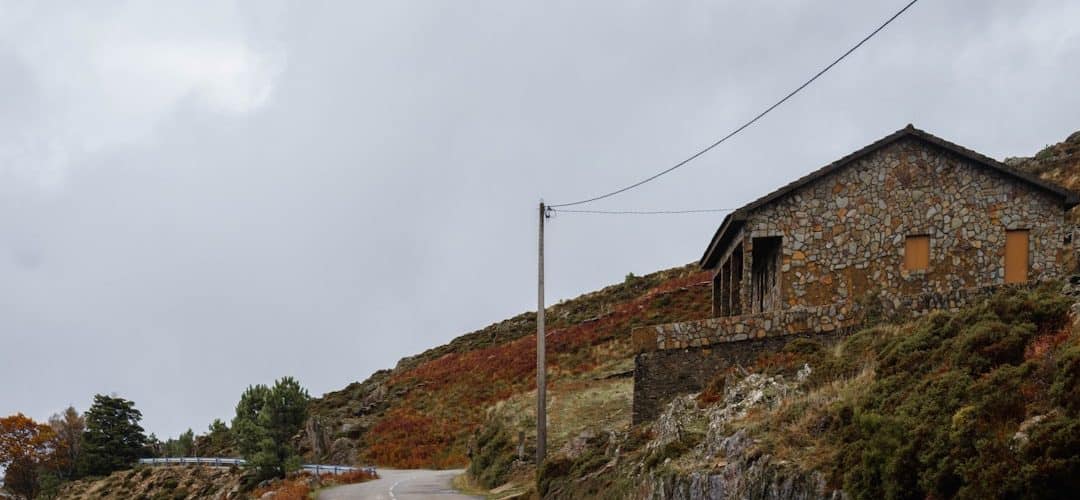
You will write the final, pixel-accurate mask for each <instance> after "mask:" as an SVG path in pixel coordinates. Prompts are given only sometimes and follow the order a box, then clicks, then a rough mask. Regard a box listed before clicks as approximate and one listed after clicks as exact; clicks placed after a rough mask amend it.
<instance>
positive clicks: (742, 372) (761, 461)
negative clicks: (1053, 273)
mask: <svg viewBox="0 0 1080 500" xmlns="http://www.w3.org/2000/svg"><path fill="white" fill-rule="evenodd" d="M1074 304H1075V299H1073V298H1071V297H1068V296H1065V295H1062V294H1060V293H1059V292H1058V290H1057V289H1056V288H1055V287H1043V288H1041V289H1038V290H1034V291H1029V290H1017V289H1011V290H1005V291H1003V292H1000V293H998V294H997V295H995V296H994V297H992V298H990V299H988V300H986V301H984V302H982V303H980V304H977V305H973V306H970V307H967V308H964V309H963V310H961V311H959V312H956V313H946V312H938V313H933V314H931V315H929V316H926V317H924V318H921V319H918V320H913V321H908V322H902V323H898V324H881V325H875V326H871V327H868V328H866V329H864V330H862V331H860V332H858V333H855V334H852V335H850V336H847V337H844V338H842V339H840V340H838V341H835V340H830V339H828V338H824V337H816V338H813V339H807V340H798V341H795V342H792V343H790V344H788V346H787V347H786V348H784V350H783V351H781V352H776V353H766V354H763V355H761V356H760V357H759V358H758V359H757V360H756V361H755V362H752V363H749V364H747V365H746V366H743V367H733V368H732V369H731V370H730V371H728V372H725V373H720V374H718V375H717V377H716V379H715V381H714V382H713V384H711V385H710V387H709V388H708V389H707V390H706V391H705V392H703V393H702V394H698V395H690V396H685V397H681V398H678V399H676V400H675V401H673V402H672V403H671V404H670V405H668V407H667V410H666V411H665V412H664V414H663V415H662V416H661V417H660V418H658V419H657V420H656V421H655V422H654V423H652V424H649V425H645V426H642V427H639V428H634V429H630V430H629V432H627V430H617V431H614V432H593V433H588V434H583V435H582V436H581V437H580V439H579V440H578V443H577V445H576V446H574V447H570V448H568V449H565V450H563V452H562V453H560V454H557V455H556V456H554V457H553V458H552V459H551V460H549V461H548V462H547V463H546V464H545V466H544V468H543V469H542V471H541V474H540V480H539V490H540V491H539V493H540V494H541V495H542V496H544V497H552V498H612V499H616V498H617V499H624V498H676V499H682V498H686V499H689V498H761V499H781V498H803V499H826V498H837V496H838V495H841V494H840V493H839V492H840V491H842V492H843V496H842V497H847V498H857V499H863V498H866V499H878V498H911V499H919V498H1068V497H1069V496H1068V495H1070V494H1071V493H1074V492H1075V491H1077V490H1078V489H1080V404H1078V403H1080V328H1077V326H1076V325H1077V323H1076V319H1077V316H1076V315H1075V313H1074V314H1073V315H1072V320H1073V321H1069V317H1070V312H1069V311H1070V306H1073V305H1074ZM1073 309H1074V311H1075V306H1074V307H1073ZM481 446H482V449H483V451H484V453H482V455H486V454H487V450H486V448H488V447H492V448H495V449H496V450H499V449H502V448H503V447H502V445H501V444H500V443H499V442H498V440H497V439H491V440H489V441H485V442H483V443H481ZM502 453H504V454H505V453H506V452H505V451H503V452H502ZM481 473H482V474H483V473H490V471H481Z"/></svg>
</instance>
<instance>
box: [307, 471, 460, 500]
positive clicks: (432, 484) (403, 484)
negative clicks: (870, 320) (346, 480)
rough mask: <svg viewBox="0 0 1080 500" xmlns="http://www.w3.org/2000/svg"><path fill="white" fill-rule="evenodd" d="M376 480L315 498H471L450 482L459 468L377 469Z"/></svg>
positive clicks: (328, 491) (343, 499)
mask: <svg viewBox="0 0 1080 500" xmlns="http://www.w3.org/2000/svg"><path fill="white" fill-rule="evenodd" d="M378 472H379V479H376V480H374V481H368V482H366V483H360V484H348V485H345V486H337V487H334V488H327V489H325V490H323V491H322V492H320V493H319V500H353V499H364V500H367V499H372V500H421V499H425V498H434V499H436V500H466V499H474V498H479V497H471V496H468V495H462V494H461V493H458V492H457V491H456V490H454V488H453V487H452V486H450V481H452V480H453V479H454V476H457V475H459V474H461V473H462V472H463V471H461V470H394V469H379V470H378Z"/></svg>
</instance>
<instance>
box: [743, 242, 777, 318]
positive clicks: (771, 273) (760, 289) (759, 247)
mask: <svg viewBox="0 0 1080 500" xmlns="http://www.w3.org/2000/svg"><path fill="white" fill-rule="evenodd" d="M781 241H782V240H781V238H780V237H779V236H768V237H764V238H754V240H753V246H754V247H753V255H751V261H750V262H751V265H752V266H753V268H752V270H751V277H750V289H751V305H752V307H753V312H755V313H758V312H765V311H773V310H776V309H779V308H780V244H781Z"/></svg>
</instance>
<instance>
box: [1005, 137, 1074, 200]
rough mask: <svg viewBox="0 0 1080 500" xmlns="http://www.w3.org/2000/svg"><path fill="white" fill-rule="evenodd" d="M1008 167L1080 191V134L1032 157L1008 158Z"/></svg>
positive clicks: (1006, 160)
mask: <svg viewBox="0 0 1080 500" xmlns="http://www.w3.org/2000/svg"><path fill="white" fill-rule="evenodd" d="M1005 163H1006V164H1007V165H1010V166H1013V167H1016V168H1020V169H1023V170H1026V171H1028V172H1031V173H1033V174H1036V175H1038V176H1039V177H1042V178H1043V179H1046V180H1048V181H1051V182H1054V183H1057V184H1060V185H1062V186H1065V187H1067V188H1069V189H1072V190H1073V191H1080V132H1074V133H1073V134H1072V135H1070V136H1069V137H1068V138H1066V139H1065V140H1064V141H1062V142H1059V143H1057V144H1053V145H1050V146H1047V147H1045V148H1043V150H1042V151H1039V152H1038V153H1036V154H1035V156H1032V157H1017V158H1006V159H1005Z"/></svg>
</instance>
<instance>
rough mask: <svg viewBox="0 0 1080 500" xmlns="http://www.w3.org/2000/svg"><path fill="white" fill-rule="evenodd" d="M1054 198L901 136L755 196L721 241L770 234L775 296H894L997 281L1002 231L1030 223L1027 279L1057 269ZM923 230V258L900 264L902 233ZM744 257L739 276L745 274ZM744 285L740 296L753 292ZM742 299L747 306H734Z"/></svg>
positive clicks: (1058, 226) (815, 299)
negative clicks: (842, 164)
mask: <svg viewBox="0 0 1080 500" xmlns="http://www.w3.org/2000/svg"><path fill="white" fill-rule="evenodd" d="M1064 216H1065V211H1064V209H1063V207H1062V202H1061V200H1060V199H1057V198H1055V197H1054V196H1053V195H1051V194H1049V193H1046V192H1044V191H1041V190H1037V189H1032V188H1031V187H1030V186H1027V185H1025V184H1023V183H1022V182H1020V181H1016V180H1013V179H1008V178H1006V177H1005V176H1004V175H1001V174H995V173H992V172H989V171H987V169H985V168H980V167H978V166H975V165H973V162H972V161H970V160H966V159H963V158H960V157H957V156H956V155H952V154H949V153H948V152H945V151H942V150H941V149H939V148H937V147H936V146H933V145H928V144H925V143H923V142H921V141H919V140H917V139H905V140H901V141H899V142H896V143H893V144H891V145H889V146H887V147H885V148H883V149H881V150H878V151H875V152H873V153H871V154H869V155H867V156H866V157H864V158H862V159H860V160H858V161H856V162H855V163H854V164H852V165H850V166H847V167H846V168H844V169H842V170H840V171H838V172H836V173H834V174H832V175H829V176H827V177H825V178H822V179H819V180H817V181H816V182H814V183H812V184H809V185H807V186H805V187H803V188H801V189H798V190H796V191H795V192H793V193H791V194H789V195H787V196H785V197H784V198H781V199H778V200H776V201H775V202H773V203H771V204H768V205H766V206H763V207H760V208H759V209H758V210H755V211H754V212H752V213H751V214H750V215H749V216H748V218H747V219H748V220H747V221H746V223H745V225H744V226H743V228H742V229H741V230H740V234H738V235H736V236H735V237H734V238H733V241H732V242H731V243H730V244H729V246H728V248H726V249H725V250H724V251H725V253H730V252H731V251H733V250H735V249H736V248H737V247H741V248H742V254H743V255H742V259H743V261H744V262H750V261H751V260H752V254H753V246H754V244H755V241H756V240H758V239H759V238H762V237H779V238H780V241H781V257H780V258H781V264H780V275H779V276H780V279H779V283H780V285H779V294H780V304H779V307H778V309H779V308H790V307H798V306H803V307H813V306H824V305H828V304H835V303H839V302H844V301H847V300H849V299H857V298H860V297H861V296H863V295H865V294H867V293H868V292H871V291H880V292H884V293H885V294H888V295H893V296H905V295H918V294H923V293H944V292H947V291H949V290H955V289H962V288H977V287H983V286H991V285H1000V284H1004V282H1005V281H1004V280H1005V275H1004V259H1005V254H1004V251H1005V233H1006V231H1007V230H1012V229H1026V230H1028V231H1029V235H1030V236H1029V244H1030V247H1029V252H1030V271H1029V275H1030V277H1031V279H1033V280H1036V281H1038V280H1044V279H1048V278H1052V277H1054V276H1057V275H1058V273H1059V268H1058V262H1059V259H1062V258H1063V256H1064V255H1063V251H1064V249H1065V245H1064V243H1063V241H1064V236H1065V230H1064V227H1065V224H1064ZM909 235H927V236H929V239H930V262H929V267H928V268H927V269H926V270H919V271H906V270H904V266H903V259H904V241H905V237H906V236H909ZM751 269H752V266H751V265H744V266H743V269H742V270H741V272H742V275H743V276H742V280H741V281H742V282H743V283H750V282H751V280H752V277H751V274H750V273H751ZM751 292H752V287H751V286H743V287H742V293H741V297H740V298H739V300H740V301H741V302H742V303H743V304H746V303H748V302H750V293H751ZM742 310H745V311H750V310H751V309H750V307H748V306H745V305H744V306H743V308H742Z"/></svg>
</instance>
